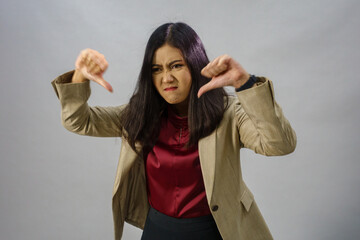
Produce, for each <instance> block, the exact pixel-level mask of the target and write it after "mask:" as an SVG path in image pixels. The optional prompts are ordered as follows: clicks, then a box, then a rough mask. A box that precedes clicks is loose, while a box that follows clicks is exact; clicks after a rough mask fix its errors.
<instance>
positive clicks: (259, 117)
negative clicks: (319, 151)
mask: <svg viewBox="0 0 360 240" xmlns="http://www.w3.org/2000/svg"><path fill="white" fill-rule="evenodd" d="M258 80H259V82H260V84H257V86H255V87H252V88H249V89H247V90H244V91H241V92H237V93H236V95H237V97H238V100H239V101H238V102H237V103H236V104H235V117H236V124H237V127H238V131H239V134H240V141H241V145H242V147H245V148H249V149H252V150H254V151H255V152H256V153H259V154H262V155H266V156H278V155H286V154H289V153H291V152H293V151H294V150H295V147H296V141H297V140H296V134H295V131H294V130H293V129H292V127H291V125H290V123H289V121H288V120H287V119H286V118H285V116H284V114H283V112H282V109H281V107H280V106H279V105H278V104H277V102H276V101H275V99H274V89H273V85H272V82H271V81H270V80H268V79H266V78H264V77H258Z"/></svg>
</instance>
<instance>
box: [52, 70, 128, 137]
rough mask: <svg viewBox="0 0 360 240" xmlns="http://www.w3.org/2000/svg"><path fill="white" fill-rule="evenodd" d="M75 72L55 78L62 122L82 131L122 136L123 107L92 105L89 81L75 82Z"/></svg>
mask: <svg viewBox="0 0 360 240" xmlns="http://www.w3.org/2000/svg"><path fill="white" fill-rule="evenodd" d="M73 73H74V72H73V71H71V72H68V73H65V74H63V75H61V76H59V77H57V78H56V79H55V80H54V81H53V82H52V85H53V87H54V89H55V92H56V94H57V96H58V98H59V100H60V104H61V119H62V124H63V126H64V127H65V128H66V129H68V130H69V131H71V132H74V133H77V134H81V135H88V136H98V137H118V136H121V134H122V132H121V131H122V129H121V125H120V115H119V114H120V112H121V110H122V109H123V107H122V106H119V107H89V106H88V104H87V100H88V99H89V97H90V94H91V90H90V82H89V81H85V82H80V83H73V82H72V78H73Z"/></svg>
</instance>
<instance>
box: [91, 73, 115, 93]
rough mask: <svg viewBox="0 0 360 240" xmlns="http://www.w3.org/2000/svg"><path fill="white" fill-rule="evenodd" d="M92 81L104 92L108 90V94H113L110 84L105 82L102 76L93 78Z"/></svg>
mask: <svg viewBox="0 0 360 240" xmlns="http://www.w3.org/2000/svg"><path fill="white" fill-rule="evenodd" d="M94 81H95V82H97V83H98V84H100V85H101V86H103V87H104V88H105V89H106V90H108V91H109V92H113V88H112V86H111V85H110V83H108V82H107V81H105V80H104V79H103V78H102V76H95V78H94Z"/></svg>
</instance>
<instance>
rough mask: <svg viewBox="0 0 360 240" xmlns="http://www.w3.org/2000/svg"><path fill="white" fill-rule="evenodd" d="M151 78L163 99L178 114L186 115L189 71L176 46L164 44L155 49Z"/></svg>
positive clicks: (189, 86)
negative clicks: (171, 105) (172, 106)
mask: <svg viewBox="0 0 360 240" xmlns="http://www.w3.org/2000/svg"><path fill="white" fill-rule="evenodd" d="M152 79H153V83H154V85H155V88H156V89H157V91H158V92H159V94H160V95H161V96H162V97H163V98H164V100H165V101H166V102H167V103H169V104H173V105H174V107H175V110H176V111H177V113H178V114H179V115H187V108H188V96H189V93H190V88H191V83H192V79H191V73H190V70H189V68H188V66H187V65H186V63H185V60H184V57H183V55H182V53H181V51H180V50H179V49H178V48H175V47H172V46H170V45H168V44H165V45H163V46H161V47H160V48H158V49H157V50H156V51H155V54H154V57H153V61H152Z"/></svg>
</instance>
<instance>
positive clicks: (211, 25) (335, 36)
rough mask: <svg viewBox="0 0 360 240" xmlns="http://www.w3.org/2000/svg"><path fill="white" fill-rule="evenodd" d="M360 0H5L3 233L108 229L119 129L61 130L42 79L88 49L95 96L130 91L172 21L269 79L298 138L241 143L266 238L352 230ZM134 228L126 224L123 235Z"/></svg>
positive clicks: (351, 233) (356, 220)
mask: <svg viewBox="0 0 360 240" xmlns="http://www.w3.org/2000/svg"><path fill="white" fill-rule="evenodd" d="M359 12H360V2H359V1H357V0H352V1H351V0H349V1H346V0H345V1H344V0H339V1H335V0H333V1H328V0H318V1H316V0H304V1H285V0H276V1H275V0H272V1H271V0H244V1H240V0H238V1H235V0H234V1H217V0H216V1H215V0H214V1H188V0H183V1H170V0H166V1H141V2H140V1H133V0H131V1H130V0H129V1H115V0H109V1H95V0H86V1H85V0H81V1H76V0H63V1H45V0H33V1H25V0H11V1H6V0H1V3H0V53H1V58H0V72H1V82H0V110H1V111H0V121H1V124H0V135H1V138H0V239H4V240H18V239H31V240H35V239H36V240H37V239H52V240H57V239H59V240H62V239H76V240H77V239H112V238H113V222H112V212H111V197H112V187H113V182H114V177H115V170H116V166H117V160H118V155H119V152H120V144H121V139H120V138H93V137H83V136H79V135H75V134H73V133H70V132H68V131H67V130H65V129H64V128H63V127H62V126H61V122H60V104H59V102H58V99H57V98H56V96H55V93H54V91H53V89H52V87H51V84H50V81H51V80H53V79H54V78H55V77H56V76H58V75H60V74H62V73H64V72H66V71H69V70H71V69H73V68H74V62H75V59H76V57H77V55H78V54H79V52H80V51H81V50H82V49H84V48H93V49H96V50H98V51H100V52H101V53H103V54H104V55H105V56H106V58H107V60H108V62H109V68H108V71H107V72H106V74H105V79H106V80H108V81H109V82H110V83H111V84H112V86H113V87H114V93H113V94H110V93H109V92H107V91H106V90H105V89H103V88H102V87H101V86H99V85H97V84H94V83H92V84H91V87H92V95H91V97H90V102H89V103H90V105H100V106H107V105H120V104H124V103H127V101H128V100H129V98H130V96H131V94H132V93H133V90H134V86H135V82H136V80H137V77H138V74H139V70H140V67H141V63H142V58H143V54H144V50H145V44H146V42H147V40H148V38H149V36H150V34H151V33H152V32H153V30H155V28H156V27H158V26H159V25H161V24H163V23H165V22H169V21H172V22H176V21H183V22H186V23H188V24H189V25H190V26H192V27H193V28H194V29H195V31H197V33H198V34H199V36H200V38H201V39H202V40H203V42H204V45H205V48H206V49H207V53H208V55H209V58H210V59H214V58H215V57H217V56H219V55H221V54H225V53H226V54H229V55H231V56H232V57H234V58H235V59H236V60H237V61H238V62H240V63H241V64H242V65H243V66H244V68H245V69H246V70H247V71H248V72H250V73H252V74H256V75H260V76H266V77H268V78H270V79H271V80H273V82H274V86H275V97H276V99H277V101H278V102H279V103H280V105H281V106H282V108H283V111H284V113H285V116H286V117H287V118H288V119H289V120H290V122H291V124H292V126H293V128H294V129H295V130H296V133H297V136H298V145H297V148H296V150H295V152H294V153H293V154H291V155H288V156H282V157H264V156H261V155H257V154H255V153H253V152H252V151H250V150H241V152H242V153H241V154H242V155H241V164H242V171H243V175H244V179H245V181H246V182H247V184H248V186H249V187H250V189H251V190H252V191H253V193H254V195H255V199H256V200H257V202H258V205H259V207H260V209H261V211H262V213H263V215H264V218H265V220H266V221H267V223H268V225H269V228H270V230H271V232H272V234H273V236H274V238H275V239H279V240H289V239H291V240H300V239H301V240H303V239H314V240H322V239H324V240H325V239H326V240H332V239H334V240H335V239H336V240H338V239H342V240H343V239H349V240H352V239H360V229H359V226H360V206H359V204H360V201H359V195H360V193H359V184H360V174H359V170H360V163H359V155H360V147H359V144H360V141H359V140H360V139H359V134H360V131H359V122H360V113H359V107H358V104H359V100H360V97H359V89H360V81H359V75H360V66H359V63H360V62H359V59H360V47H359V42H360V27H359V24H360V14H359ZM230 90H231V89H230ZM149 104H151V103H149ZM141 233H142V232H141V230H140V229H137V228H135V227H133V226H131V225H129V224H125V229H124V235H123V239H130V240H132V239H140V236H141Z"/></svg>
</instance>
